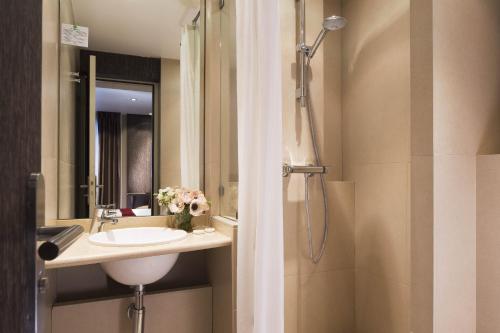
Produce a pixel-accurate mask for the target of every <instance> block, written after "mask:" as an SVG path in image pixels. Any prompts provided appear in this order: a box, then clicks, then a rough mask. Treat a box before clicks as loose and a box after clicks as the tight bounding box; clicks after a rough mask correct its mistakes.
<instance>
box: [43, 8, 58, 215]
mask: <svg viewBox="0 0 500 333" xmlns="http://www.w3.org/2000/svg"><path fill="white" fill-rule="evenodd" d="M42 25H43V33H42V174H43V176H44V177H45V220H46V221H47V222H49V223H50V221H53V220H54V219H56V218H57V170H58V168H57V167H58V161H57V159H58V104H59V87H58V73H59V62H58V52H59V49H58V41H59V1H57V0H48V1H44V2H43V22H42Z"/></svg>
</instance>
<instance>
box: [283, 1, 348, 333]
mask: <svg viewBox="0 0 500 333" xmlns="http://www.w3.org/2000/svg"><path fill="white" fill-rule="evenodd" d="M281 11H282V12H281V31H282V59H283V63H282V65H283V71H282V72H283V77H282V82H283V133H284V138H283V140H284V147H283V148H284V161H286V162H289V163H290V162H291V163H295V164H302V163H307V162H312V161H313V156H314V155H313V150H312V146H311V141H310V133H309V127H308V123H307V113H306V110H301V109H300V108H299V107H298V104H297V103H296V100H295V88H296V73H295V68H296V67H295V66H296V64H295V63H296V52H295V46H296V9H295V2H294V1H282V2H281ZM332 14H337V15H339V14H340V1H334V0H332V1H330V0H328V1H322V0H314V1H307V8H306V22H307V23H306V25H307V26H306V35H307V41H308V43H312V41H314V38H315V37H316V35H317V33H318V32H319V31H320V29H321V23H322V21H323V18H324V17H325V16H329V15H332ZM340 58H341V34H340V33H331V34H330V35H329V36H328V37H327V40H326V41H325V43H324V44H323V46H322V47H321V48H320V49H319V51H318V53H317V54H316V56H315V57H314V59H313V61H312V80H311V86H310V89H311V98H312V106H313V110H314V111H313V113H314V117H315V120H316V121H315V124H316V126H317V133H318V142H319V147H320V154H321V159H322V162H323V164H326V165H328V166H329V167H330V168H329V173H328V175H327V180H328V181H327V192H328V205H329V207H330V208H329V221H330V232H329V234H328V241H327V247H326V252H325V255H324V257H323V258H322V259H321V262H320V263H319V264H318V265H315V264H313V263H312V262H311V260H310V259H309V257H308V242H307V229H306V224H305V218H304V215H305V207H304V178H303V176H302V175H292V176H290V177H288V178H284V186H283V198H284V223H285V228H284V232H285V234H284V242H285V332H287V333H295V332H296V333H299V332H315V333H322V332H324V333H336V332H338V333H349V332H354V221H353V219H354V184H353V183H351V182H342V181H339V180H341V179H342V161H341V157H342V156H341V155H342V154H341V147H342V146H341V144H342V142H341V122H340V119H341V112H340V77H341V68H340ZM314 179H315V180H313V181H311V186H312V189H311V195H312V197H311V205H312V207H313V214H312V219H311V221H312V230H313V238H314V250H315V253H317V251H318V250H319V248H320V240H321V236H322V233H323V210H322V198H321V194H320V193H321V191H320V188H319V182H318V177H315V178H314Z"/></svg>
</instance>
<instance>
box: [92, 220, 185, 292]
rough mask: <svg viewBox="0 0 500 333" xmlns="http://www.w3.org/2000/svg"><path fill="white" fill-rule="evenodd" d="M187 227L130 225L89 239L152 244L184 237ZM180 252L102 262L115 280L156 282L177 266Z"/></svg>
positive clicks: (99, 242)
mask: <svg viewBox="0 0 500 333" xmlns="http://www.w3.org/2000/svg"><path fill="white" fill-rule="evenodd" d="M186 235H187V233H186V232H185V231H184V230H174V229H169V228H127V229H115V230H110V231H105V232H99V233H96V234H94V235H91V236H90V237H89V241H90V242H91V243H93V244H96V245H101V246H138V247H139V246H150V245H158V244H166V243H171V242H175V241H179V240H182V239H184V238H185V237H186ZM178 257H179V254H178V253H172V254H164V255H159V256H152V257H144V258H134V259H123V260H115V261H111V262H104V263H101V267H102V268H103V269H104V271H105V272H106V274H108V275H109V276H110V277H111V278H112V279H113V280H115V281H117V282H120V283H122V284H126V285H130V286H137V285H145V284H149V283H153V282H155V281H157V280H159V279H161V278H162V277H163V276H165V275H166V274H167V273H168V272H169V271H170V270H171V269H172V267H173V266H174V264H175V262H176V261H177V258H178Z"/></svg>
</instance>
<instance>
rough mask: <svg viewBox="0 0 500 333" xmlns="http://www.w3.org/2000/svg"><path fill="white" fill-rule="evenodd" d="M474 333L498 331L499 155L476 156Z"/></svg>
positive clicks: (499, 298) (499, 268) (499, 248)
mask: <svg viewBox="0 0 500 333" xmlns="http://www.w3.org/2000/svg"><path fill="white" fill-rule="evenodd" d="M476 161H477V173H476V175H477V176H476V181H477V195H476V200H477V213H476V218H477V234H476V240H477V289H476V290H477V325H476V331H477V332H478V333H494V332H500V318H499V317H498V308H499V307H500V284H499V283H498V281H500V256H498V253H500V242H499V235H500V224H499V223H498V218H499V216H500V205H499V204H498V203H499V202H500V155H482V156H478V157H477V160H476Z"/></svg>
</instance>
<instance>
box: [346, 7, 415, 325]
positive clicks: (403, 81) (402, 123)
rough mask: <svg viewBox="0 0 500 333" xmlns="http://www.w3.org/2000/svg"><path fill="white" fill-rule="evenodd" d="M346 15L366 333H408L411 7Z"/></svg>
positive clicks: (350, 148)
mask: <svg viewBox="0 0 500 333" xmlns="http://www.w3.org/2000/svg"><path fill="white" fill-rule="evenodd" d="M342 10H343V12H342V14H343V15H344V16H345V17H347V19H348V21H349V24H348V25H347V27H346V28H345V29H344V31H343V35H342V60H343V61H342V133H343V135H342V139H343V142H342V143H343V166H344V167H343V170H344V179H345V180H352V181H354V183H355V188H356V191H355V192H356V194H355V253H356V259H355V261H356V272H355V275H356V277H355V279H356V281H355V290H356V300H355V314H356V330H355V332H359V333H363V332H366V333H374V332H381V333H391V332H393V333H401V332H408V331H409V328H410V327H409V314H410V251H409V249H410V175H411V169H410V168H411V164H410V161H411V159H410V1H409V0H405V1H396V0H378V1H372V0H349V1H344V2H343V8H342Z"/></svg>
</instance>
